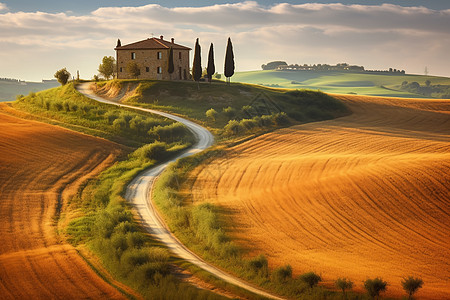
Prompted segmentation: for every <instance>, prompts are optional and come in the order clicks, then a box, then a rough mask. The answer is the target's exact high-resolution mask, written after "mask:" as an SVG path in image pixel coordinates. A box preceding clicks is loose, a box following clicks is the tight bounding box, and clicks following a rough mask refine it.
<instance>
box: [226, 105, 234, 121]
mask: <svg viewBox="0 0 450 300" xmlns="http://www.w3.org/2000/svg"><path fill="white" fill-rule="evenodd" d="M223 112H224V114H225V115H226V116H227V118H228V119H233V118H234V117H235V116H236V110H235V109H234V108H233V107H231V106H228V107H226V108H224V109H223Z"/></svg>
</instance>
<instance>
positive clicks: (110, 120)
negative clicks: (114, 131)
mask: <svg viewBox="0 0 450 300" xmlns="http://www.w3.org/2000/svg"><path fill="white" fill-rule="evenodd" d="M105 117H106V119H107V120H108V123H109V124H112V123H113V122H114V120H116V119H117V118H119V116H118V115H117V113H116V112H115V111H111V110H110V111H108V112H107V113H106V114H105Z"/></svg>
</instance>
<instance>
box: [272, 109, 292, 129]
mask: <svg viewBox="0 0 450 300" xmlns="http://www.w3.org/2000/svg"><path fill="white" fill-rule="evenodd" d="M273 120H274V122H275V124H276V125H277V126H288V125H290V124H291V121H290V120H289V117H288V116H287V114H286V113H285V112H280V113H277V114H275V115H274V117H273Z"/></svg>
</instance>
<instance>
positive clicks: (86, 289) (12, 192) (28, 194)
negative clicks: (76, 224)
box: [0, 104, 124, 299]
mask: <svg viewBox="0 0 450 300" xmlns="http://www.w3.org/2000/svg"><path fill="white" fill-rule="evenodd" d="M14 114H20V113H19V112H17V111H14V110H12V109H11V108H10V107H9V106H8V105H7V104H1V105H0V220H1V221H0V298H1V299H57V298H58V299H87V298H91V299H104V298H108V299H122V298H124V297H123V295H122V294H121V293H119V292H118V291H117V290H116V289H115V288H113V287H112V286H111V285H109V284H108V283H106V282H105V281H104V280H103V279H101V278H100V277H99V276H98V275H97V274H96V273H95V272H94V271H93V270H92V269H91V268H90V267H89V265H88V264H87V263H86V262H85V261H84V260H83V258H82V257H81V256H80V255H79V254H78V252H77V250H76V249H75V248H73V247H72V246H70V245H69V244H68V243H66V242H65V241H64V239H63V238H61V235H59V234H57V231H58V229H59V227H58V224H57V223H58V217H59V214H60V211H64V208H65V207H66V203H67V200H68V199H69V196H70V195H73V194H74V193H76V191H77V189H78V187H79V186H80V184H81V183H82V182H83V181H85V180H86V179H87V178H89V177H92V176H94V175H96V174H98V173H99V172H100V171H101V170H103V169H104V168H105V167H107V166H109V165H111V164H112V163H113V162H114V160H115V159H116V157H117V156H118V155H120V154H121V153H122V149H121V148H120V146H118V145H117V144H114V143H111V142H108V141H106V140H102V139H99V138H93V137H89V136H86V135H83V134H79V133H75V132H72V131H69V130H66V129H62V128H60V127H56V126H52V125H47V124H44V123H39V122H35V121H30V120H25V119H22V118H19V117H16V116H14Z"/></svg>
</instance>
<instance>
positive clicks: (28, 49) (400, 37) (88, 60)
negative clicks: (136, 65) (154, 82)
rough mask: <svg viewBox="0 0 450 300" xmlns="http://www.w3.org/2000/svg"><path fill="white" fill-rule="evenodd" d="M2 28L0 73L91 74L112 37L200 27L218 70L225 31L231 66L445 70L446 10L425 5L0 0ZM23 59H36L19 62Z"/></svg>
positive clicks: (449, 16) (449, 15) (182, 32)
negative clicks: (54, 7) (26, 1)
mask: <svg viewBox="0 0 450 300" xmlns="http://www.w3.org/2000/svg"><path fill="white" fill-rule="evenodd" d="M1 11H3V13H1ZM0 28H2V30H1V31H0V42H1V43H2V50H0V59H1V60H0V61H2V66H1V68H0V72H1V74H0V77H20V78H23V77H24V75H21V74H39V72H41V73H42V75H39V77H51V76H52V74H53V73H54V69H50V68H54V65H62V66H67V67H68V68H73V69H74V70H73V71H72V72H76V69H77V68H85V69H82V70H80V71H81V74H88V75H85V76H86V77H91V76H92V75H93V74H94V73H95V72H96V68H97V66H98V64H99V63H100V60H101V57H102V56H103V55H114V51H113V48H114V46H115V43H116V40H117V38H121V40H122V44H127V43H131V42H135V41H138V40H141V39H144V38H147V37H149V36H150V35H151V33H154V34H155V35H156V36H159V35H160V34H163V35H165V36H166V38H167V39H169V38H170V37H175V40H176V41H177V42H179V43H181V44H185V45H187V46H190V47H191V48H193V44H194V41H195V38H197V37H199V38H200V42H201V44H202V46H203V48H202V49H203V57H204V64H206V61H205V59H206V54H207V50H208V46H209V43H210V42H213V43H214V45H215V53H216V65H217V66H216V69H217V70H221V68H222V66H221V65H222V63H223V56H224V50H225V43H226V39H227V37H228V36H231V38H232V40H233V44H234V49H235V52H236V66H237V69H238V70H250V69H258V68H259V67H260V65H261V64H262V63H266V62H267V61H270V60H272V59H282V60H286V61H288V62H290V63H337V62H344V61H346V62H349V63H354V64H361V65H365V66H367V67H369V68H388V67H395V68H399V69H405V70H407V71H409V72H422V71H423V69H424V66H425V65H427V66H428V68H429V69H430V70H431V71H432V72H435V73H436V74H443V75H450V71H448V70H450V65H449V62H448V60H447V49H448V48H449V47H450V32H449V31H448V28H450V10H442V11H436V10H431V9H427V8H424V7H401V6H396V5H391V4H383V5H380V6H368V5H343V4H318V3H310V4H300V5H293V4H288V3H282V4H277V5H274V6H270V7H265V6H261V5H259V4H258V3H256V2H253V1H248V2H242V3H236V4H223V5H212V6H206V7H176V8H167V7H163V6H160V5H156V4H150V5H145V6H141V7H107V8H100V9H97V10H96V11H94V12H92V13H90V14H88V15H84V16H74V15H71V14H69V13H58V14H51V13H45V12H35V13H23V12H18V13H10V12H7V8H6V6H5V5H4V4H2V3H0ZM43 55H47V56H46V57H43ZM191 56H192V55H191ZM29 60H33V61H35V62H36V63H34V64H29V63H28V64H26V65H24V66H23V67H21V68H20V67H18V66H21V65H22V64H23V63H22V62H23V61H29ZM43 62H45V63H43ZM49 62H53V63H49ZM14 72H16V73H14ZM19 72H21V73H19ZM26 76H37V75H26ZM39 77H38V78H34V79H39ZM24 79H27V78H24Z"/></svg>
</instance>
